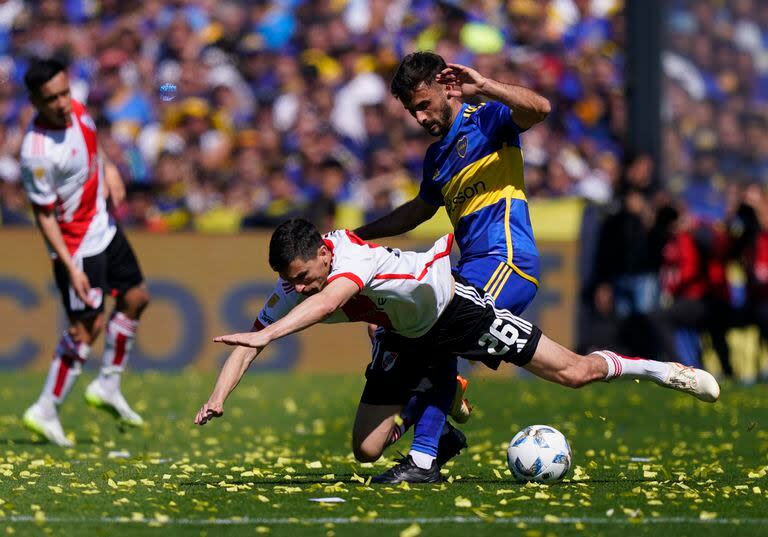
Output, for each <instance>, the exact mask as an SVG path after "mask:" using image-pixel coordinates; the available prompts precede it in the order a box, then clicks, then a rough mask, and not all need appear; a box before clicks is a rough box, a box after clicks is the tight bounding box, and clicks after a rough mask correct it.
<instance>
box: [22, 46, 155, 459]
mask: <svg viewBox="0 0 768 537" xmlns="http://www.w3.org/2000/svg"><path fill="white" fill-rule="evenodd" d="M24 83H25V85H26V86H27V90H28V92H29V98H30V101H31V102H32V104H33V105H34V107H35V109H36V111H37V117H36V118H35V120H34V123H33V124H32V125H30V127H29V129H28V131H27V133H26V135H25V136H24V141H23V143H22V147H21V165H22V180H23V184H24V188H25V189H26V192H27V195H28V196H29V200H30V202H31V203H32V207H33V208H34V214H35V221H36V223H37V226H38V228H39V229H40V232H41V233H42V235H43V239H44V240H45V243H46V245H47V247H48V250H49V252H50V254H51V257H52V259H53V272H54V277H55V279H56V285H57V287H58V288H59V291H60V292H61V298H62V302H63V305H64V308H65V310H66V312H67V317H68V319H69V327H68V329H67V330H66V331H65V332H64V333H63V334H62V335H61V338H60V339H59V342H58V344H57V345H56V350H55V352H54V356H53V362H52V363H51V367H50V370H49V371H48V377H47V378H46V380H45V384H44V386H43V390H42V392H41V393H40V397H39V398H38V400H37V401H36V402H35V403H34V404H33V405H32V406H30V407H29V408H28V409H27V411H26V412H25V413H24V424H25V425H26V426H27V427H28V428H30V429H32V430H33V431H35V432H37V433H39V434H42V435H43V436H45V437H46V438H47V439H48V440H50V441H51V442H53V443H55V444H58V445H60V446H71V445H72V441H71V440H70V439H69V438H67V436H66V435H65V434H64V431H63V429H62V426H61V422H60V421H59V415H58V407H59V405H60V404H61V403H62V402H63V401H64V399H65V398H66V397H67V394H68V393H69V391H70V390H71V388H72V385H73V383H74V381H75V379H76V378H77V376H78V375H79V374H80V371H81V367H82V364H83V363H84V362H85V360H86V359H87V358H88V355H89V354H90V349H91V345H93V342H94V341H95V340H96V338H97V337H98V335H99V333H100V332H101V331H102V329H103V328H104V299H105V297H106V296H107V295H109V294H113V295H114V296H115V298H116V305H115V309H114V311H113V312H112V314H111V315H110V317H109V321H108V322H107V323H106V342H105V347H104V354H103V357H102V367H101V370H100V373H99V376H98V377H97V378H96V379H95V380H94V381H93V382H92V383H91V384H90V385H89V386H88V387H87V389H86V392H85V398H86V401H87V402H88V403H89V404H90V405H91V406H94V407H98V408H103V409H104V410H107V411H109V412H110V413H112V414H113V415H115V416H116V417H117V418H119V419H120V420H121V421H122V422H123V423H125V424H127V425H133V426H139V425H142V423H143V421H142V418H141V416H139V415H138V414H137V413H136V412H134V411H133V410H132V409H131V407H130V406H129V405H128V403H127V402H126V400H125V398H124V397H123V395H122V392H121V390H120V376H121V374H122V372H123V371H124V370H125V366H126V364H127V362H128V355H129V353H130V351H131V347H132V346H133V341H134V337H135V335H136V328H137V326H138V321H139V317H140V316H141V313H142V312H143V311H144V309H145V308H146V306H147V304H148V303H149V292H148V291H147V288H146V286H145V284H144V283H143V282H144V278H143V276H142V273H141V269H140V268H139V264H138V261H137V260H136V256H135V255H134V253H133V250H132V249H131V246H130V244H129V243H128V241H127V240H126V238H125V236H124V235H123V233H122V232H121V230H120V228H118V227H116V226H115V223H114V221H113V220H112V218H111V216H110V215H109V213H108V212H107V206H106V197H107V196H110V197H111V198H112V201H113V203H119V202H120V201H121V197H122V195H123V194H124V189H123V188H122V183H121V181H120V176H119V173H118V172H117V169H116V168H115V167H114V166H113V165H112V164H111V163H105V162H104V161H103V158H102V156H101V154H100V153H99V149H98V142H97V138H96V126H95V125H94V123H93V120H92V119H91V117H90V116H89V115H88V112H87V111H86V109H85V107H84V106H83V105H82V104H81V103H79V102H77V101H75V100H74V99H72V97H71V96H70V91H69V79H68V77H67V73H66V70H65V68H64V66H63V65H62V64H61V63H59V62H57V61H55V60H36V61H34V62H32V63H31V65H30V66H29V69H28V70H27V72H26V74H25V76H24Z"/></svg>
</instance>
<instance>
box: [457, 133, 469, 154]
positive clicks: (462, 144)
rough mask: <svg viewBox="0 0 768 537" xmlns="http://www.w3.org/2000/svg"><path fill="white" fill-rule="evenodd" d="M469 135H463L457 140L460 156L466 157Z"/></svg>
mask: <svg viewBox="0 0 768 537" xmlns="http://www.w3.org/2000/svg"><path fill="white" fill-rule="evenodd" d="M467 145H468V143H467V137H466V136H462V137H461V138H459V141H458V142H456V154H457V155H459V157H460V158H464V157H466V156H467Z"/></svg>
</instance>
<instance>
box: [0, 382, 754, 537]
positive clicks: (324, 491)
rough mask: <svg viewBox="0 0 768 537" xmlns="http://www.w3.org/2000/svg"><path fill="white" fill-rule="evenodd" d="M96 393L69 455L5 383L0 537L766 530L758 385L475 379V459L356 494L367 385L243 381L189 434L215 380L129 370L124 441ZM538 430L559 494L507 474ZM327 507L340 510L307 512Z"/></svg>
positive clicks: (530, 535)
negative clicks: (553, 464) (427, 480)
mask: <svg viewBox="0 0 768 537" xmlns="http://www.w3.org/2000/svg"><path fill="white" fill-rule="evenodd" d="M88 380H89V379H80V381H79V383H78V385H77V386H76V387H75V389H74V391H73V394H72V395H71V396H70V400H69V401H68V402H67V404H65V406H64V407H63V411H62V422H63V424H64V428H65V430H67V431H68V432H72V433H74V434H75V436H76V438H77V442H78V443H77V446H76V447H75V448H74V449H66V450H65V449H60V448H57V447H54V446H50V445H47V444H43V443H40V441H39V439H35V437H34V436H33V435H32V434H30V433H28V432H27V431H26V430H24V429H23V428H22V425H21V418H20V417H21V414H22V412H23V410H24V408H25V407H26V405H27V404H29V403H31V402H32V400H33V399H34V398H35V397H36V396H37V393H38V390H39V388H40V384H41V382H42V381H43V377H42V374H28V373H21V374H20V373H5V374H4V375H3V376H2V377H1V378H0V398H1V400H2V402H3V409H4V411H3V412H2V414H0V533H3V532H5V533H7V534H10V533H15V534H16V535H78V536H79V535H96V536H99V535H103V536H107V535H110V536H112V535H163V536H164V537H168V536H174V535H200V536H219V535H261V534H266V535H291V536H293V535H317V536H328V537H333V536H336V535H396V536H397V535H399V536H401V537H416V536H417V535H427V536H428V535H439V536H440V537H447V536H450V535H457V536H458V535H461V536H466V535H468V534H471V535H491V534H493V535H498V534H509V535H512V534H514V535H524V536H526V537H538V536H541V537H545V536H549V535H557V536H563V535H590V536H592V535H606V536H608V535H610V536H613V535H617V536H618V535H625V534H627V532H629V533H630V534H632V535H673V534H674V535H678V536H683V535H689V536H693V535H695V536H696V537H703V536H708V535H712V536H715V535H717V536H722V535H739V536H740V537H743V536H745V535H766V534H768V480H767V479H766V472H768V393H767V392H766V389H765V386H755V387H752V388H745V387H739V386H734V385H724V386H723V395H722V399H721V401H720V402H718V403H717V404H714V405H708V404H704V403H699V402H698V401H696V400H694V399H693V398H691V397H688V396H685V395H682V394H679V393H676V392H670V391H667V390H663V389H660V388H658V387H656V386H654V385H652V384H647V383H643V384H637V383H634V382H623V383H622V382H616V383H612V384H596V385H592V386H589V387H587V388H584V389H581V390H568V389H565V388H561V387H559V386H555V385H551V384H547V383H545V382H542V381H538V380H506V379H488V378H478V379H475V380H473V381H472V382H471V384H470V388H469V392H468V394H469V396H470V398H471V400H472V402H473V404H474V405H475V413H474V415H473V418H472V419H471V420H470V421H469V423H467V424H466V425H465V426H464V427H463V429H464V430H465V432H466V433H467V437H468V439H469V442H470V448H469V449H468V450H467V451H465V452H464V453H462V454H461V455H460V456H459V457H457V458H456V459H455V462H453V463H450V464H449V465H448V466H447V468H446V470H444V473H446V475H447V476H448V478H449V479H450V482H446V483H444V484H440V485H421V486H413V485H412V486H405V485H403V486H398V487H381V486H370V485H366V483H367V481H368V479H369V477H370V476H372V475H374V474H376V473H379V472H381V471H382V470H384V469H385V468H387V467H388V466H389V465H390V464H391V459H387V460H382V461H380V462H377V463H376V464H359V463H357V462H355V460H354V459H353V457H352V454H351V449H350V430H351V425H352V419H353V417H354V411H355V407H356V404H357V401H358V397H359V394H360V391H361V388H362V382H363V381H362V379H361V378H360V377H352V376H313V377H309V376H305V377H302V376H289V375H256V374H249V375H247V376H246V377H245V379H244V380H243V382H242V383H241V385H240V387H239V388H238V390H237V391H236V392H235V394H234V395H233V397H232V398H231V400H230V401H229V403H228V404H227V406H226V408H225V412H226V413H225V416H224V418H222V419H220V420H216V421H214V422H212V423H211V424H209V425H206V426H205V427H203V428H198V427H196V426H194V425H193V424H192V419H193V417H194V414H195V412H196V411H197V409H198V408H199V406H200V405H201V404H202V403H203V402H204V401H205V399H206V398H207V396H208V394H209V391H210V388H211V386H212V382H213V377H211V376H199V375H195V374H190V373H186V374H184V375H176V376H168V375H159V374H134V373H131V374H128V375H126V378H125V380H124V391H125V393H126V396H127V398H128V400H129V401H131V402H132V403H133V404H134V406H135V408H136V409H137V410H138V411H140V412H141V413H142V414H143V416H144V417H145V419H146V420H147V421H148V427H147V428H146V429H143V430H130V431H121V430H119V428H118V427H117V426H116V423H115V422H114V420H113V419H112V418H111V417H110V416H109V415H107V414H105V413H102V412H99V411H96V410H93V409H90V408H88V407H87V406H86V405H85V403H84V401H83V400H82V392H83V390H84V388H85V386H86V385H87V382H88ZM536 423H545V424H550V425H553V426H555V427H557V428H559V429H560V430H561V431H562V432H563V433H564V434H565V435H566V436H567V438H568V439H569V441H570V443H571V446H572V447H573V450H574V468H572V470H571V472H570V473H569V474H568V476H567V478H566V480H565V481H564V482H562V483H558V484H556V485H552V486H544V485H536V486H534V485H525V486H523V485H519V484H517V483H515V482H513V481H512V480H511V478H510V475H509V472H508V470H507V469H506V446H507V443H508V441H509V439H510V438H511V437H512V435H513V434H514V433H515V432H516V431H517V430H519V429H520V428H522V427H523V426H525V425H530V424H536ZM409 441H410V435H407V436H406V438H405V439H403V440H401V442H400V443H399V445H396V446H395V449H397V448H399V449H401V450H402V451H404V452H407V449H408V442H409ZM388 455H390V457H395V456H396V455H397V454H396V452H395V450H392V451H390V452H388ZM331 497H337V498H341V499H343V500H345V501H344V502H343V503H326V502H315V501H311V500H312V499H313V498H314V499H317V498H331Z"/></svg>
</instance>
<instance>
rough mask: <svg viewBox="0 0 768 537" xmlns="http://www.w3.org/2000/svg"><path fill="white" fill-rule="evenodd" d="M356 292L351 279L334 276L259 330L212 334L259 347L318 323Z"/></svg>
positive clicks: (227, 341)
mask: <svg viewBox="0 0 768 537" xmlns="http://www.w3.org/2000/svg"><path fill="white" fill-rule="evenodd" d="M359 292H360V288H359V287H358V286H357V284H356V283H355V282H353V281H352V280H350V279H348V278H338V279H335V280H333V281H332V282H331V283H329V284H328V285H326V286H325V288H324V289H323V290H322V291H320V292H319V293H317V294H316V295H312V296H310V297H309V298H307V299H306V300H305V301H304V302H302V303H300V304H299V305H297V306H296V307H295V308H293V309H292V310H291V311H290V312H288V314H287V315H286V316H285V317H283V318H282V319H280V320H278V321H277V322H276V323H274V324H271V325H269V326H267V327H266V328H264V329H262V330H259V331H258V332H246V333H241V334H229V335H226V336H218V337H215V338H213V341H215V342H216V343H225V344H227V345H241V346H243V347H251V348H255V349H259V350H261V349H263V348H264V347H266V346H267V345H269V344H270V343H271V342H272V341H274V340H276V339H279V338H281V337H283V336H287V335H289V334H293V333H294V332H298V331H300V330H304V329H305V328H308V327H310V326H312V325H313V324H317V323H319V322H320V321H322V320H323V319H325V318H326V317H328V316H329V315H331V314H332V313H333V312H334V311H336V310H337V309H339V308H341V307H342V306H343V305H344V304H346V303H347V301H348V300H349V299H350V298H352V297H353V296H355V295H356V294H357V293H359Z"/></svg>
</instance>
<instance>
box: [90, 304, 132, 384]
mask: <svg viewBox="0 0 768 537" xmlns="http://www.w3.org/2000/svg"><path fill="white" fill-rule="evenodd" d="M138 324H139V322H138V321H136V320H133V319H130V318H128V317H127V316H126V315H125V314H123V313H121V312H119V311H116V312H113V313H112V315H111V316H110V317H109V323H107V331H106V332H107V333H106V337H105V339H104V355H103V356H102V358H101V371H99V383H100V384H101V386H102V387H103V388H104V389H105V390H106V391H107V392H109V393H113V392H115V391H120V376H121V375H122V373H123V371H125V366H126V364H127V363H128V356H129V355H130V352H131V349H132V348H133V342H134V339H135V337H136V328H137V327H138Z"/></svg>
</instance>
